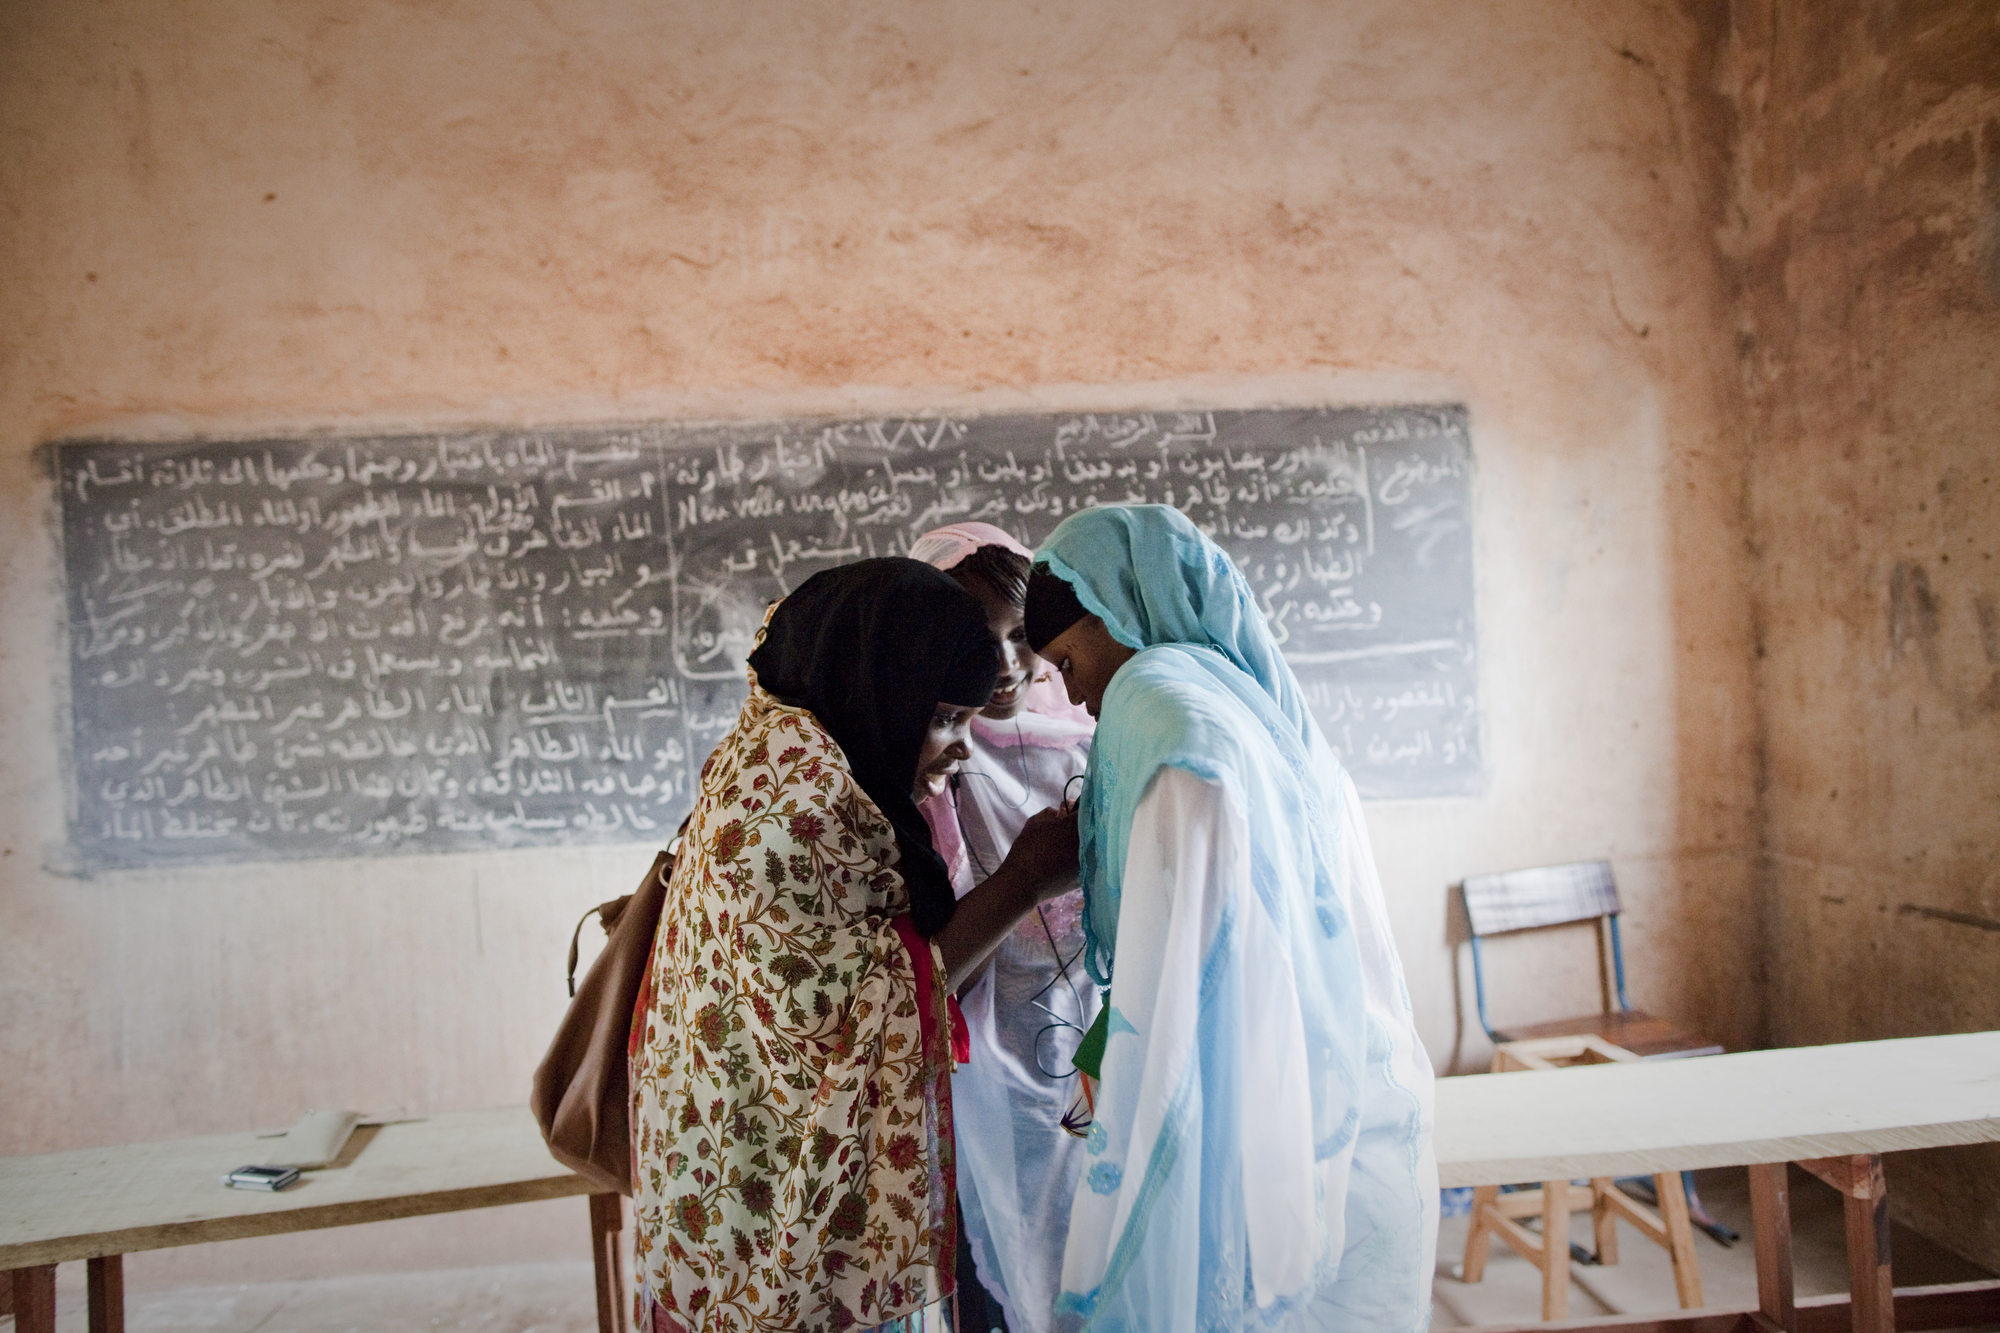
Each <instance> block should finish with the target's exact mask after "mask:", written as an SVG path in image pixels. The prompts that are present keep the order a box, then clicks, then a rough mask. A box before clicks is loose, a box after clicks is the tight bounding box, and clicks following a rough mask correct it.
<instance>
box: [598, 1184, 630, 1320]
mask: <svg viewBox="0 0 2000 1333" xmlns="http://www.w3.org/2000/svg"><path fill="white" fill-rule="evenodd" d="M624 1231H625V1200H624V1197H623V1196H622V1195H617V1194H593V1195H591V1196H590V1258H591V1262H592V1265H593V1266H594V1267H595V1268H596V1270H597V1333H629V1330H630V1326H631V1320H630V1318H629V1317H628V1316H627V1314H626V1307H627V1304H628V1303H629V1302H630V1301H631V1299H632V1293H631V1292H630V1291H629V1290H627V1289H626V1284H625V1246H624V1239H625V1237H624Z"/></svg>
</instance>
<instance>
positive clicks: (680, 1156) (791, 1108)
mask: <svg viewBox="0 0 2000 1333" xmlns="http://www.w3.org/2000/svg"><path fill="white" fill-rule="evenodd" d="M898 856H899V853H898V850H897V843H896V834H895V831H894V830H893V829H892V828H891V826H890V824H889V821H888V820H887V819H886V818H885V817H884V816H883V814H882V812H881V810H880V809H879V808H878V807H877V806H876V805H875V803H874V802H873V801H871V800H870V799H869V797H868V796H867V794H866V793H865V792H863V791H862V790H861V787H860V786H859V784H858V783H857V782H856V781H855V779H854V777H853V775H852V773H851V772H850V770H849V766H848V764H847V761H846V758H845V756H844V755H843V754H842V752H841V749H840V747H839V746H838V745H836V744H835V743H834V741H833V739H832V737H831V736H829V735H828V734H827V732H826V730H825V728H824V727H822V726H821V725H820V723H819V721H818V720H817V719H816V718H815V717H814V716H813V714H812V713H810V712H808V711H806V710H805V709H802V708H794V707H788V706H786V705H784V704H781V703H779V702H778V701H777V700H775V699H774V698H773V697H772V696H771V695H770V694H768V693H767V692H765V691H764V690H763V689H761V688H759V687H757V686H756V685H755V684H754V683H753V685H752V688H751V692H750V698H749V700H748V702H746V703H745V704H744V706H743V712H742V715H741V716H740V717H739V718H738V720H737V724H736V728H735V730H734V731H732V732H731V733H730V734H729V736H728V737H727V738H726V739H725V740H724V741H723V742H722V744H721V745H719V746H718V747H716V750H715V752H714V754H712V755H711V756H710V757H709V760H708V762H707V764H706V765H705V766H704V767H703V769H702V776H701V793H700V796H699V797H698V799H697V800H696V803H695V808H694V814H693V817H692V821H691V822H690V824H689V825H688V828H687V832H686V835H685V840H684V842H683V843H682V848H681V854H680V858H679V861H678V863H677V864H676V866H675V868H674V874H673V878H672V880H671V882H670V885H669V891H668V897H667V903H666V907H665V909H664V911H663V912H662V914H661V917H660V929H659V935H658V938H657V940H656V943H655V945H654V953H653V960H652V963H651V966H650V968H649V970H648V975H647V980H646V983H645V986H644V987H643V988H642V991H641V994H640V1000H639V1007H638V1011H637V1012H636V1013H635V1015H634V1023H633V1034H632V1096H633V1116H632V1124H633V1132H634V1134H635V1136H636V1156H635V1160H636V1161H637V1163H638V1176H639V1180H638V1189H637V1195H636V1198H635V1204H636V1208H637V1214H638V1226H637V1231H638V1237H637V1269H638V1281H639V1282H640V1284H642V1287H643V1289H644V1292H643V1294H642V1301H641V1304H642V1306H643V1305H644V1304H645V1300H644V1296H650V1299H651V1301H652V1302H654V1303H656V1304H657V1305H658V1306H659V1307H660V1308H661V1309H662V1310H663V1311H664V1312H665V1313H666V1314H667V1315H668V1316H669V1317H670V1319H671V1320H672V1321H674V1322H677V1323H679V1324H681V1325H683V1326H684V1327H686V1328H687V1329H689V1330H691V1331H692V1333H709V1330H725V1329H726V1330H732V1331H740V1333H751V1331H752V1330H779V1329H786V1330H791V1329H799V1330H808V1331H810V1330H820V1329H831V1330H845V1329H849V1328H853V1327H855V1326H860V1327H863V1328H865V1327H868V1326H871V1325H875V1324H880V1323H883V1322H885V1321H887V1320H890V1319H893V1318H895V1317H897V1316H899V1315H903V1314H907V1313H909V1312H911V1311H914V1310H918V1309H921V1308H922V1307H924V1306H926V1305H929V1304H931V1303H933V1302H935V1301H938V1300H939V1299H941V1298H943V1297H944V1296H946V1295H948V1294H949V1293H950V1292H951V1290H952V1284H953V1275H952V1256H953V1253H954V1250H955V1248H956V1244H957V1238H956V1236H955V1234H954V1199H953V1196H952V1175H953V1170H952V1160H951V1152H952V1149H951V1143H952V1138H951V1100H950V1098H951V1093H950V1086H951V1085H950V1078H949V1068H950V1056H949V1052H948V1046H947V1043H946V1041H945V1040H944V1038H943V1035H942V1034H944V1032H945V1031H946V1029H945V1027H944V1022H945V1018H944V988H943V986H942V985H941V984H933V982H932V978H933V977H934V976H935V977H937V978H938V979H939V981H940V982H941V980H942V976H943V972H942V967H943V965H942V961H941V959H939V958H938V956H937V955H936V952H935V948H934V946H932V945H931V944H930V943H928V942H927V941H925V940H923V939H921V938H920V937H919V936H918V935H917V933H916V931H915V929H914V927H913V926H912V925H911V922H910V918H909V916H908V912H909V895H908V892H907V890H906V888H905V886H904V883H903V879H902V876H901V875H900V874H899V873H898V872H897V870H896V864H897V861H898Z"/></svg>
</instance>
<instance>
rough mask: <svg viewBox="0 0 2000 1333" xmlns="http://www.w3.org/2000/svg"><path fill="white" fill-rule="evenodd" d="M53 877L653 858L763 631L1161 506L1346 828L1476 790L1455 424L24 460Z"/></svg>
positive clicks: (1159, 416) (1355, 414)
mask: <svg viewBox="0 0 2000 1333" xmlns="http://www.w3.org/2000/svg"><path fill="white" fill-rule="evenodd" d="M52 455H53V463H54V471H55V474H56V478H57V481H58V484H59V487H60V495H61V509H62V539H63V543H64V566H65V571H66V576H67V577H66V596H67V599H68V620H69V634H68V641H69V657H70V695H69V700H70V703H69V711H70V719H71V724H72V730H73V737H72V755H71V766H70V772H71V774H72V775H73V790H72V792H71V793H70V795H71V814H72V824H71V842H72V844H73V848H74V853H75V859H76V861H77V862H78V864H79V866H80V867H81V868H84V869H97V868H110V867H120V866H151V865H171V864H177V863H199V862H207V861H219V860H245V859H272V858H289V857H315V856H351V855H360V854H368V853H381V852H408V851H462V850H475V849H489V848H504V847H521V846H545V845H551V844H582V843H595V842H635V841H638V842H659V841H661V840H662V839H663V838H665V837H666V836H668V835H669V834H670V833H671V831H672V830H673V829H674V827H675V826H676V825H677V824H678V822H679V820H680V818H681V815H682V813H683V812H684V811H685V809H686V808H687V806H688V804H689V800H690V790H691V786H692V784H693V782H694V780H695V776H696V775H697V774H698V772H699V770H700V765H701V761H702V760H703V759H704V758H705V757H706V755H707V753H708V751H709V750H710V749H711V748H712V747H713V745H714V744H715V742H716V740H717V739H718V738H719V737H720V736H721V734H722V733H723V732H725V731H726V730H727V729H728V727H729V726H730V725H731V723H732V721H733V719H734V717H735V714H736V710H737V708H738V706H739V705H740V703H741V701H742V698H743V695H744V689H745V686H744V683H743V658H744V656H745V655H746V653H747V652H748V650H749V647H750V643H751V638H752V635H753V634H754V632H755V630H756V627H757V625H758V623H759V621H760V619H761V618H762V615H763V611H764V608H765V606H766V605H767V604H768V602H769V601H770V600H771V599H773V598H775V597H778V596H781V595H782V594H783V593H784V592H785V591H786V590H787V589H788V588H791V587H794V586H796V585H797V584H798V583H799V582H800V581H801V580H802V579H804V578H806V577H807V576H809V575H810V574H812V573H814V572H815V571H817V570H820V569H822V568H825V567H827V566H828V565H831V564H837V563H840V562H843V561H847V560H852V559H856V558H859V557H862V556H868V555H886V554H894V553H900V552H902V551H904V550H906V549H907V547H908V544H909V542H910V540H911V539H912V538H913V537H915V536H916V535H917V534H919V533H921V532H923V531H924V530H926V529H928V528H931V527H935V526H937V525H939V524H942V523H946V522H951V521H954V520H962V519H969V518H978V519H984V520H986V521H988V522H993V523H996V524H998V525H1000V526H1001V527H1004V528H1006V529H1007V530H1009V531H1010V532H1012V533H1014V534H1015V535H1016V536H1018V537H1020V538H1021V539H1022V540H1023V541H1025V542H1027V543H1028V544H1029V545H1031V546H1032V545H1034V544H1035V543H1037V542H1039V541H1040V540H1041V539H1042V538H1043V537H1044V536H1045V535H1046V534H1047V533H1048V532H1049V531H1050V530H1051V529H1052V528H1053V527H1054V526H1055V524H1056V523H1057V522H1058V521H1060V520H1061V519H1062V517H1063V516H1065V515H1067V514H1069V513H1071V512H1074V511H1075V510H1077V509H1078V508H1081V507H1084V506H1087V505H1092V504H1105V503H1114V502H1119V501H1155V502H1164V503H1168V504H1174V505H1178V506H1180V507H1181V508H1182V509H1184V510H1185V511H1186V512H1187V513H1188V514H1189V515H1191V516H1192V517H1193V518H1194V519H1195V521H1196V522H1198V523H1199V524H1200V525H1201V526H1202V527H1203V528H1204V529H1206V530H1207V531H1209V532H1210V533H1211V534H1212V535H1213V536H1214V537H1215V538H1216V539H1217V540H1218V541H1220V542H1221V543H1222V544H1223V545H1224V546H1225V547H1226V548H1227V549H1228V550H1229V551H1230V552H1231V554H1232V555H1234V556H1235V558H1236V559H1237V561H1238V563H1239V564H1240V565H1241V566H1242V568H1243V570H1244V573H1245V574H1246V576H1247V577H1248V578H1249V580H1250V583H1251V585H1252V587H1253V588H1254V589H1255V590H1256V591H1257V594H1258V596H1259V597H1260V598H1261V599H1262V601H1263V603H1264V606H1265V609H1266V612H1267V614H1268V616H1269V618H1270V621H1271V624H1272V626H1273V628H1274V630H1275V631H1276V632H1277V634H1278V635H1279V637H1280V639H1281V640H1282V642H1283V644H1284V648H1285V651H1286V653H1287V654H1288V656H1289V657H1290V659H1291V661H1292V662H1293V664H1294V665H1295V667H1296V668H1297V670H1298V674H1299V676H1300V678H1301V680H1302V681H1303V682H1304V684H1305V687H1306V689H1307V691H1308V694H1309V696H1310V699H1311V702H1312V706H1313V707H1314V709H1315V710H1316V712H1317V715H1318V717H1319V719H1320V722H1321V724H1322V726H1323V727H1324V728H1325V731H1326V734H1327V737H1328V739H1329V740H1330V741H1331V742H1332V743H1333V745H1334V747H1335V748H1336V749H1337V750H1338V751H1339V752H1340V753H1341V755H1342V757H1343V758H1344V759H1345V760H1346V762H1347V764H1348V765H1349V767H1350V769H1351V770H1352V772H1353V774H1354V776H1355V779H1356V781H1357V783H1358V784H1359V786H1360V789H1361V791H1362V793H1363V795H1364V796H1370V797H1406V796H1440V795H1452V794H1460V793H1465V792H1469V791H1472V790H1474V789H1475V788H1476V787H1477V785H1478V783H1479V780H1480V750H1479V726H1478V706H1477V699H1478V689H1477V672H1476V655H1475V643H1474V636H1473V613H1472V607H1473V602H1472V543H1471V527H1470V517H1471V504H1470V444H1469V440H1468V436H1467V421H1466V413H1465V411H1464V409H1463V408H1461V407H1456V406H1417V407H1361V408H1352V407H1351V408H1323V409H1283V410H1263V411H1236V412H1166V413H1098V414H1085V413H1070V414H1047V413H1044V414H1036V415H998V416H982V417H967V418H953V417H943V416H934V417H921V418H917V417H913V418H907V419H888V420H824V419H811V420H793V421H782V422H765V423H758V424H750V423H743V422H735V423H724V424H685V423H674V424H644V425H632V426H590V427H578V428H565V429H547V430H494V431H476V432H464V431H459V432H451V433H436V434H399V435H393V436H388V435H384V436H374V437H369V438H352V439H335V438H317V439H313V438H308V439H296V438H293V439H269V440H229V441H214V440H200V441H188V442H182V443H176V444H171V445H140V444H132V443H120V442H115V441H105V440H82V441H72V442H63V443H59V444H57V445H56V446H54V447H53V449H52Z"/></svg>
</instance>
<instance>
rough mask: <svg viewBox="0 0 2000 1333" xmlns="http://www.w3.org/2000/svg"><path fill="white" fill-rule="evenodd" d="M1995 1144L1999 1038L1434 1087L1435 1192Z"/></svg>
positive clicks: (1809, 1049)
mask: <svg viewBox="0 0 2000 1333" xmlns="http://www.w3.org/2000/svg"><path fill="white" fill-rule="evenodd" d="M1991 1142H2000V1032H1968V1033H1963V1034H1960V1035H1957V1036H1947V1037H1907V1038H1903V1039H1900V1040H1896V1041H1862V1042H1847V1043H1844V1044H1841V1045H1837V1046H1797V1047H1791V1048H1788V1049H1785V1050H1777V1051H1746V1052H1743V1053H1742V1054H1739V1055H1711V1056H1703V1057H1701V1058H1699V1059H1692V1060H1661V1061H1655V1062H1643V1063H1635V1064H1604V1065H1582V1066H1577V1067H1575V1068H1570V1069H1558V1070H1553V1071H1546V1070H1545V1071H1538V1072H1527V1073H1514V1074H1479V1075H1473V1076H1468V1077H1465V1078H1446V1079H1439V1080H1438V1085H1437V1157H1438V1175H1439V1178H1440V1180H1441V1181H1442V1183H1443V1184H1445V1185H1447V1186H1453V1185H1510V1184H1519V1183H1524V1182H1531V1181H1542V1180H1574V1179H1582V1178H1585V1177H1588V1176H1634V1175H1651V1174H1653V1173H1655V1172H1659V1171H1681V1170H1691V1169H1695V1168H1700V1167H1710V1166H1747V1165H1750V1164H1752V1163H1756V1162H1796V1161H1804V1160H1807V1159H1810V1158H1815V1157H1835V1156H1841V1155H1844V1154H1848V1153H1883V1152H1901V1151H1904V1150H1906V1149H1910V1148H1936V1147H1942V1146H1945V1145H1947V1144H1954V1143H1991Z"/></svg>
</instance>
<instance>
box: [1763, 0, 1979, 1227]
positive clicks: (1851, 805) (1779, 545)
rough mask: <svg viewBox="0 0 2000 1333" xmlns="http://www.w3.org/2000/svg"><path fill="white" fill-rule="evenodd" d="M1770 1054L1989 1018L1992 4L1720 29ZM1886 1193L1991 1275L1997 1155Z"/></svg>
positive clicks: (1905, 1177)
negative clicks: (1738, 316) (1741, 393)
mask: <svg viewBox="0 0 2000 1333" xmlns="http://www.w3.org/2000/svg"><path fill="white" fill-rule="evenodd" d="M1735 59H1736V62H1737V65H1738V68H1737V69H1736V72H1735V78H1736V79H1737V80H1738V81H1739V86H1740V87H1741V89H1742V96H1743V101H1742V104H1741V105H1742V110H1741V117H1742V119H1741V136H1742V137H1741V146H1740V150H1739V158H1738V160H1739V164H1740V171H1741V176H1740V181H1739V187H1738V189H1739V201H1740V202H1741V204H1742V206H1743V213H1742V214H1741V215H1740V216H1741V218H1742V220H1743V221H1744V222H1745V223H1746V224H1747V229H1746V231H1745V233H1744V241H1743V251H1742V258H1743V261H1744V266H1743V281H1744V290H1743V305H1742V310H1743V324H1742V328H1741V331H1740V338H1739V351H1740V353H1741V357H1742V362H1743V365H1744V368H1745V383H1746V386H1747V388H1748V391H1749V395H1750V402H1751V404H1752V407H1753V415H1752V417H1751V426H1752V439H1753V444H1752V451H1751V459H1752V462H1751V476H1752V491H1751V494H1752V498H1753V508H1754V535H1755V541H1756V545H1757V548H1758V552H1759V560H1758V576H1757V594H1758V595H1757V605H1758V619H1759V642H1760V645H1761V649H1762V653H1763V658H1762V663H1761V669H1760V672H1759V677H1758V679H1759V712H1760V714H1761V716H1762V718H1763V720H1764V727H1765V734H1766V736H1767V738H1768V739H1767V746H1768V748H1767V755H1768V764H1767V769H1766V774H1767V777H1766V782H1767V790H1766V797H1765V799H1766V801H1767V818H1768V828H1767V834H1766V837H1767V846H1768V848H1769V853H1770V862H1769V867H1768V872H1767V874H1768V879H1767V885H1766V889H1767V891H1766V894H1765V895H1764V898H1765V903H1766V908H1767V911H1768V920H1769V930H1770V934H1769V941H1768V943H1769V948H1770V962H1771V976H1772V991H1771V1022H1772V1035H1773V1037H1774V1039H1775V1040H1776V1041H1777V1042H1778V1043H1780V1044H1784V1045H1797V1044H1805V1043H1812V1042H1825V1041H1853V1040H1863V1039H1868V1038H1875V1037H1900V1036H1913V1035H1918V1034H1922V1033H1933V1032H1960V1031H1970V1030H1975V1029H1983V1028H1993V1027H2000V819H1996V817H1995V812H1996V811H2000V563H1996V549H2000V428H1996V425H1995V422H1996V421H2000V9H1996V8H1995V7H1994V6H1992V5H1990V4H1981V3H1933V4H1922V5H1912V4H1889V3H1867V2H1862V0H1849V2H1847V3H1836V4H1826V3H1810V4H1808V3H1794V2H1792V0H1783V2H1777V3H1774V2H1772V0H1759V2H1758V3H1752V4H1748V5H1745V6H1743V7H1742V8H1741V10H1740V12H1739V13H1738V15H1737V18H1736V50H1735ZM1891 1178H1892V1181H1893V1184H1894V1187H1893V1188H1892V1190H1891V1196H1890V1197H1891V1199H1892V1200H1894V1201H1895V1204H1896V1206H1897V1207H1899V1208H1900V1209H1902V1210H1904V1211H1905V1212H1906V1213H1907V1215H1908V1216H1909V1218H1910V1220H1911V1221H1913V1222H1914V1223H1915V1224H1916V1225H1918V1226H1919V1227H1920V1228H1921V1229H1922V1230H1924V1231H1926V1232H1927V1233H1928V1234H1930V1235H1932V1236H1935V1237H1937V1238H1939V1239H1940V1240H1942V1241H1944V1242H1945V1243H1947V1244H1950V1245H1953V1246H1955V1247H1956V1248H1959V1249H1961V1250H1962V1251H1964V1252H1965V1253H1967V1254H1969V1255H1971V1256H1972V1257H1974V1258H1977V1259H1981V1260H1982V1261H1983V1262H1985V1263H1987V1264H1989V1265H1993V1266H2000V1188H1996V1183H2000V1150H1994V1149H1981V1150H1966V1151H1959V1152H1951V1153H1943V1152H1940V1153H1935V1154H1927V1155H1924V1156H1922V1157H1917V1158H1911V1159H1908V1160H1899V1161H1896V1162H1894V1163H1892V1166H1891Z"/></svg>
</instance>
